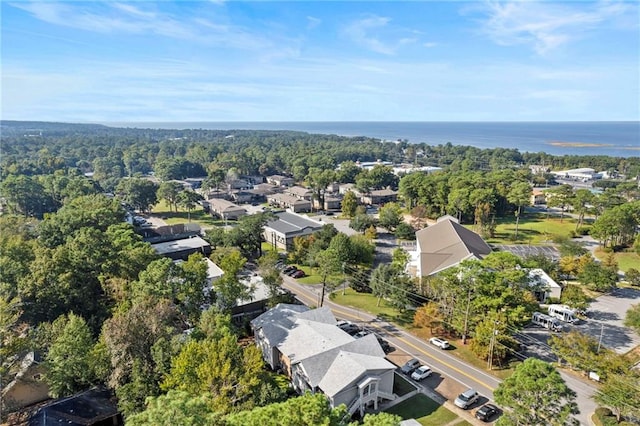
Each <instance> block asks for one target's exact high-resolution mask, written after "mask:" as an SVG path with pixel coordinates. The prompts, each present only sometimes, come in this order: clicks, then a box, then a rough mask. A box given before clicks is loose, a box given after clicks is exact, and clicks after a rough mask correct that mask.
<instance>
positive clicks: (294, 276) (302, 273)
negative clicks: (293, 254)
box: [291, 269, 307, 278]
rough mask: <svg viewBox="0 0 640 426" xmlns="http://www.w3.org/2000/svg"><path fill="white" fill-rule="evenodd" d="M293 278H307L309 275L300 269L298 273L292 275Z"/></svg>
mask: <svg viewBox="0 0 640 426" xmlns="http://www.w3.org/2000/svg"><path fill="white" fill-rule="evenodd" d="M291 276H292V277H293V278H302V277H306V276H307V274H305V273H304V271H303V270H300V269H298V270H297V271H296V272H294V273H293V274H291Z"/></svg>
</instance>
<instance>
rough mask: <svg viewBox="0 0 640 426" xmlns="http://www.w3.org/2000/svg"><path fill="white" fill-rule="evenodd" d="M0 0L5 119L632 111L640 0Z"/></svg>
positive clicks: (607, 116)
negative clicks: (390, 0) (84, 0)
mask: <svg viewBox="0 0 640 426" xmlns="http://www.w3.org/2000/svg"><path fill="white" fill-rule="evenodd" d="M0 4H1V8H2V10H1V12H2V18H1V20H2V22H1V24H2V25H1V28H2V29H1V31H2V34H1V35H2V51H1V52H2V53H1V55H2V57H1V59H2V65H1V67H2V87H1V90H2V118H3V119H16V120H47V121H73V122H77V121H83V122H123V121H163V122H166V121H556V120H560V121H563V120H639V119H640V95H639V94H640V59H639V58H640V53H639V52H640V3H639V2H637V1H628V2H625V1H614V0H610V1H596V2H587V1H577V0H576V1H568V2H547V1H543V2H515V1H512V2H504V1H496V0H491V1H473V2H457V1H451V2H435V1H411V2H380V1H349V2H347V1H322V2H312V1H293V2H283V1H278V2H267V1H259V2H244V1H197V2H186V1H174V2H171V1H162V2H148V1H135V2H132V1H130V2H98V1H92V2H80V1H71V2H50V1H37V2H26V1H15V2H12V1H7V0H2V2H1V3H0Z"/></svg>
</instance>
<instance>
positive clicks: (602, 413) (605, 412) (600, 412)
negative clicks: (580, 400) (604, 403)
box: [595, 407, 613, 417]
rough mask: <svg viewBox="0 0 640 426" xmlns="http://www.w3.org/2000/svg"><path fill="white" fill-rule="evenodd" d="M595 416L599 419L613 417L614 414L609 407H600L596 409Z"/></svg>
mask: <svg viewBox="0 0 640 426" xmlns="http://www.w3.org/2000/svg"><path fill="white" fill-rule="evenodd" d="M595 414H596V416H598V417H609V416H613V412H612V411H611V409H609V408H607V407H598V408H596V411H595Z"/></svg>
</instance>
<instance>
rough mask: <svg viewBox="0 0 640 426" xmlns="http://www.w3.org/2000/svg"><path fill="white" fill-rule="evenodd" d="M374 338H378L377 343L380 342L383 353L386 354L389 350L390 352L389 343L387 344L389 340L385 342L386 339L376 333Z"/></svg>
mask: <svg viewBox="0 0 640 426" xmlns="http://www.w3.org/2000/svg"><path fill="white" fill-rule="evenodd" d="M376 339H378V343H380V347H381V348H382V350H383V351H384V353H385V354H388V353H389V352H391V345H390V344H389V342H387V341H386V340H384V339H383V338H382V337H380V336H378V335H376Z"/></svg>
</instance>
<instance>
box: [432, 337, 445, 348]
mask: <svg viewBox="0 0 640 426" xmlns="http://www.w3.org/2000/svg"><path fill="white" fill-rule="evenodd" d="M429 343H431V344H432V345H435V346H437V347H439V348H440V349H447V348H448V347H449V342H448V341H446V340H444V339H441V338H439V337H432V338H431V339H429Z"/></svg>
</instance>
